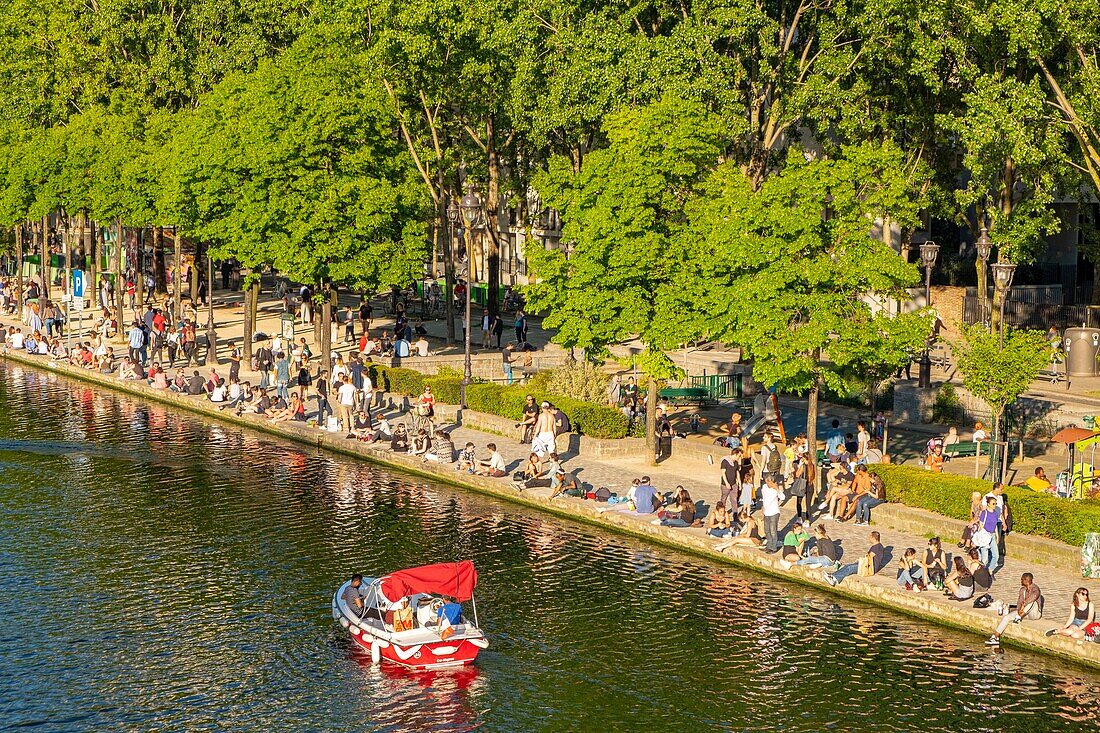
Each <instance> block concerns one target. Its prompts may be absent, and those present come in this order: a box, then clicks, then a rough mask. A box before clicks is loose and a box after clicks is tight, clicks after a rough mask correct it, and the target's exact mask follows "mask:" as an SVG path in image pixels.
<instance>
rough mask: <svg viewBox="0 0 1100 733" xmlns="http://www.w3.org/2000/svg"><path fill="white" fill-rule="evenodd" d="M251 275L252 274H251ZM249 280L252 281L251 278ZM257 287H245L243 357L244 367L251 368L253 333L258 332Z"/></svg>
mask: <svg viewBox="0 0 1100 733" xmlns="http://www.w3.org/2000/svg"><path fill="white" fill-rule="evenodd" d="M249 277H251V275H250V276H249ZM249 282H251V281H250V280H249ZM255 304H256V288H255V287H254V286H252V285H249V286H248V287H247V288H245V289H244V333H243V334H242V340H243V342H244V343H243V345H242V346H243V352H242V354H243V357H242V360H243V361H244V368H246V369H251V364H252V334H253V333H255V332H256V308H255Z"/></svg>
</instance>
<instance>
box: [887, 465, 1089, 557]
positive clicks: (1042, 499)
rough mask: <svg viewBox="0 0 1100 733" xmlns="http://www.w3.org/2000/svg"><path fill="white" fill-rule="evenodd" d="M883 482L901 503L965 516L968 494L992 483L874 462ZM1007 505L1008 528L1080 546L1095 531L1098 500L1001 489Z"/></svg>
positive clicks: (967, 515)
mask: <svg viewBox="0 0 1100 733" xmlns="http://www.w3.org/2000/svg"><path fill="white" fill-rule="evenodd" d="M874 470H875V472H877V473H878V475H879V476H881V477H882V480H883V482H885V484H886V497H887V498H888V499H889V500H890V501H896V502H898V503H899V504H905V505H906V506H911V507H917V508H919V509H927V510H929V511H932V512H935V513H937V514H942V515H943V516H945V517H951V518H952V519H962V520H966V519H969V518H970V494H971V493H972V492H974V491H980V492H982V493H983V494H985V493H988V492H989V489H990V488H991V486H992V484H990V483H989V482H988V481H982V480H981V479H974V478H967V477H966V476H955V475H952V474H947V473H935V472H933V471H927V470H925V469H923V468H917V467H915V466H895V465H889V464H883V465H880V466H875V467H874ZM1005 495H1006V496H1007V497H1008V505H1009V507H1011V509H1012V530H1013V531H1014V532H1019V533H1020V534H1029V535H1036V536H1038V537H1049V538H1050V539H1054V540H1059V541H1061V542H1065V543H1067V544H1070V545H1075V546H1081V545H1082V544H1084V542H1085V534H1086V533H1088V532H1100V501H1097V500H1095V499H1086V500H1083V501H1071V500H1069V499H1060V498H1058V497H1056V496H1051V495H1049V494H1043V493H1040V492H1037V491H1031V490H1029V489H1023V488H1019V487H1015V486H1010V487H1007V488H1006V489H1005Z"/></svg>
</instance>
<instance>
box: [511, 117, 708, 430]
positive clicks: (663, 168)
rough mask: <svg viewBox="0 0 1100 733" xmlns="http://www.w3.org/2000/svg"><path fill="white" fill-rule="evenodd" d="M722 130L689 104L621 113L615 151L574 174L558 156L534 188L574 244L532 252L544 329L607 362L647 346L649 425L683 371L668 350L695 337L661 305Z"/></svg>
mask: <svg viewBox="0 0 1100 733" xmlns="http://www.w3.org/2000/svg"><path fill="white" fill-rule="evenodd" d="M722 128H723V125H722V123H721V121H720V120H718V119H717V118H716V117H715V116H714V115H712V114H710V113H709V112H707V111H706V109H705V108H704V107H703V106H702V105H701V104H698V103H695V102H687V101H684V100H681V99H675V98H666V99H662V100H661V101H659V102H656V103H654V104H652V105H649V106H646V107H643V108H641V109H637V110H631V109H626V110H622V111H620V112H616V113H614V114H611V115H609V116H608V117H607V119H606V121H605V127H604V133H605V134H606V135H607V138H608V140H609V145H608V147H607V148H604V149H601V150H595V151H592V152H590V153H589V154H588V155H587V156H586V157H585V158H584V161H583V162H582V164H581V167H580V170H579V171H576V172H574V169H573V164H572V161H571V160H569V159H568V158H565V157H564V156H559V157H555V158H554V159H553V160H551V162H550V166H549V170H548V171H547V173H546V174H545V175H544V176H541V177H539V178H538V179H537V180H536V184H535V185H536V187H537V188H538V190H539V191H540V192H541V193H542V195H543V197H544V199H545V200H546V202H547V203H548V204H549V205H550V206H552V207H553V208H555V209H557V210H558V211H560V212H562V217H563V220H564V222H565V223H564V227H563V230H562V236H563V239H564V241H566V242H568V243H569V244H568V245H567V247H566V249H558V250H544V249H540V248H531V249H529V250H528V252H527V257H528V264H529V267H530V268H531V270H532V271H533V272H534V273H536V275H537V281H536V282H535V283H534V284H532V285H530V286H529V287H528V288H527V291H526V292H527V297H528V303H529V304H530V306H531V307H532V308H533V309H535V310H536V311H543V312H545V313H546V316H545V318H544V320H543V323H544V325H545V326H547V327H549V328H555V329H557V334H556V336H555V340H556V341H557V342H558V343H560V344H562V345H563V346H565V347H567V348H574V347H577V348H582V349H585V350H587V351H589V352H591V353H593V354H600V353H604V352H605V351H606V349H607V347H608V346H609V345H611V344H614V343H617V342H620V341H624V340H628V339H631V338H633V337H635V336H637V337H638V338H640V340H641V342H642V343H643V344H644V345H645V347H646V353H645V354H644V355H643V357H642V358H641V359H640V360H639V365H640V366H641V367H642V368H643V371H645V372H646V373H647V374H648V375H649V377H650V390H649V392H650V397H649V399H650V403H651V409H650V410H649V413H648V414H649V416H650V419H652V416H653V414H654V410H653V409H652V408H653V406H655V405H656V391H657V390H656V389H655V388H654V387H655V381H654V380H656V379H663V378H667V377H669V376H671V375H672V374H674V373H676V371H677V370H676V368H675V366H674V365H673V364H672V363H671V361H670V360H669V359H668V358H667V357H666V356H665V355H664V354H665V351H666V350H668V349H673V348H677V347H678V346H680V345H682V344H683V343H685V342H687V341H688V340H690V339H691V338H692V334H691V333H690V332H689V331H687V330H683V329H682V328H681V326H683V325H685V324H686V322H685V321H683V320H682V319H677V320H668V319H664V318H661V317H660V312H661V304H660V300H661V298H662V297H664V295H665V294H666V293H667V292H668V289H669V286H670V285H671V283H672V280H673V278H674V276H675V273H676V272H677V270H678V269H679V268H681V267H684V266H685V264H686V263H684V262H683V261H682V260H680V259H678V252H677V251H676V248H675V247H674V246H673V244H674V241H675V240H676V237H677V235H678V233H679V232H680V231H681V230H682V228H683V226H684V224H685V223H686V219H685V217H684V213H683V212H684V205H685V203H686V202H687V201H688V200H690V199H691V198H692V197H693V196H694V195H695V188H696V187H697V186H698V185H699V183H700V182H701V181H702V179H703V178H704V177H705V175H706V174H707V172H708V171H709V170H710V169H711V168H712V166H713V165H714V164H715V161H716V160H717V158H718V155H719V153H720V151H721V149H722ZM651 437H652V435H651Z"/></svg>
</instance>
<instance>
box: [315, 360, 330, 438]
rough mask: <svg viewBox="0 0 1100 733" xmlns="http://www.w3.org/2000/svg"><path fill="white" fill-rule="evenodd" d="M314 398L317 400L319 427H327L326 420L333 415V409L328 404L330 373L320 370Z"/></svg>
mask: <svg viewBox="0 0 1100 733" xmlns="http://www.w3.org/2000/svg"><path fill="white" fill-rule="evenodd" d="M313 397H314V399H316V400H317V427H319V428H324V427H325V419H326V418H327V417H328V416H329V415H331V414H332V407H331V406H330V405H329V402H328V372H327V371H325V370H324V369H321V370H318V372H317V379H316V381H314V383H313Z"/></svg>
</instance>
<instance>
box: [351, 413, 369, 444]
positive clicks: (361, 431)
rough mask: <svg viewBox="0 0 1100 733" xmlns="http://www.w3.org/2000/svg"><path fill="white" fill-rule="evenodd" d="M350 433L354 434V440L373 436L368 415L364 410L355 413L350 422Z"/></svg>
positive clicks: (367, 438)
mask: <svg viewBox="0 0 1100 733" xmlns="http://www.w3.org/2000/svg"><path fill="white" fill-rule="evenodd" d="M351 434H352V435H353V436H355V439H356V440H370V439H371V438H372V437H374V431H373V430H372V429H371V423H370V417H369V416H368V415H367V412H366V410H359V411H358V412H356V413H355V418H354V419H353V420H352V423H351Z"/></svg>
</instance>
